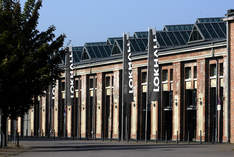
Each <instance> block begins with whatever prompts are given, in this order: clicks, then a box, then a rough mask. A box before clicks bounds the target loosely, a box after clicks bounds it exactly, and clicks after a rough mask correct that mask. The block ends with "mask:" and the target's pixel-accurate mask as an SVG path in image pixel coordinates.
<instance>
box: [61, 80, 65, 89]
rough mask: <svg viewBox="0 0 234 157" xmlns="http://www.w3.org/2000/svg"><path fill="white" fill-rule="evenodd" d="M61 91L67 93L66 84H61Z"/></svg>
mask: <svg viewBox="0 0 234 157" xmlns="http://www.w3.org/2000/svg"><path fill="white" fill-rule="evenodd" d="M61 91H65V82H61Z"/></svg>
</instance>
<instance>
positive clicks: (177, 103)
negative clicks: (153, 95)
mask: <svg viewBox="0 0 234 157" xmlns="http://www.w3.org/2000/svg"><path fill="white" fill-rule="evenodd" d="M181 66H182V65H181V63H180V62H178V63H173V78H174V79H173V98H174V101H173V108H172V140H176V139H177V136H178V140H180V135H181V131H182V130H181V123H180V119H181V117H180V112H181V110H180V109H181V96H182V95H181V90H182V89H181V88H182V84H181V76H182V75H181V73H182V72H181Z"/></svg>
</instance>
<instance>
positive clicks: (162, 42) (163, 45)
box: [156, 32, 166, 47]
mask: <svg viewBox="0 0 234 157" xmlns="http://www.w3.org/2000/svg"><path fill="white" fill-rule="evenodd" d="M156 35H157V40H158V43H159V45H160V47H165V46H166V44H165V42H164V41H163V39H162V37H161V35H160V33H159V32H157V33H156Z"/></svg>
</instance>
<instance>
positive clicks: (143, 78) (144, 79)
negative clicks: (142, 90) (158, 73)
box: [142, 72, 147, 83]
mask: <svg viewBox="0 0 234 157" xmlns="http://www.w3.org/2000/svg"><path fill="white" fill-rule="evenodd" d="M146 79H147V72H142V83H146V82H147V80H146Z"/></svg>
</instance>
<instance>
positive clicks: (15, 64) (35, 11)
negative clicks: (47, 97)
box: [0, 0, 65, 118]
mask: <svg viewBox="0 0 234 157" xmlns="http://www.w3.org/2000/svg"><path fill="white" fill-rule="evenodd" d="M41 7H42V1H41V0H27V1H26V2H25V4H24V8H23V9H22V8H21V5H20V2H19V1H18V0H0V108H1V109H2V110H3V112H4V113H5V114H8V115H9V116H11V117H13V118H15V117H16V116H19V115H22V114H24V113H25V112H26V111H27V110H28V109H29V107H30V105H31V104H33V103H35V102H36V100H37V97H38V96H40V95H42V94H43V93H44V91H46V90H47V89H48V86H49V85H50V84H52V83H54V82H55V80H56V79H58V77H59V75H60V73H61V69H60V68H59V63H60V61H61V58H60V56H61V54H62V53H64V51H63V50H61V47H62V46H63V42H64V38H65V35H63V34H62V35H60V36H58V37H57V38H56V37H55V34H54V31H55V27H54V26H50V27H49V28H48V29H47V30H46V31H42V32H40V31H39V30H38V28H37V25H38V19H39V9H40V8H41Z"/></svg>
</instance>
